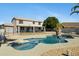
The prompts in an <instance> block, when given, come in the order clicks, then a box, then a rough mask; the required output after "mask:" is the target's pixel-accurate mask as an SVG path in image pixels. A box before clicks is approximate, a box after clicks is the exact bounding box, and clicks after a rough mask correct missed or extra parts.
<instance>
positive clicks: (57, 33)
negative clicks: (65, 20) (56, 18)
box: [55, 23, 64, 36]
mask: <svg viewBox="0 0 79 59" xmlns="http://www.w3.org/2000/svg"><path fill="white" fill-rule="evenodd" d="M62 28H64V26H63V25H62V24H60V23H57V24H56V27H55V31H56V35H57V36H61V29H62Z"/></svg>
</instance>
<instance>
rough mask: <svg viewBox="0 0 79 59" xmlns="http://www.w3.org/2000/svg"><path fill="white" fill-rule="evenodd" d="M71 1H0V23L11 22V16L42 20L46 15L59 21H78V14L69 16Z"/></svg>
mask: <svg viewBox="0 0 79 59" xmlns="http://www.w3.org/2000/svg"><path fill="white" fill-rule="evenodd" d="M74 5H75V4H73V3H0V24H2V23H11V20H12V18H13V17H17V18H26V19H33V20H39V21H44V20H45V19H46V18H47V17H53V16H55V17H56V18H58V19H59V21H60V22H79V15H77V14H73V15H71V16H70V13H71V8H72V7H73V6H74Z"/></svg>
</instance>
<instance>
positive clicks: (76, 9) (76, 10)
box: [70, 3, 79, 15]
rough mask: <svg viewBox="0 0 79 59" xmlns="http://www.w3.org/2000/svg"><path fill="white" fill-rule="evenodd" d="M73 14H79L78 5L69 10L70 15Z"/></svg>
mask: <svg viewBox="0 0 79 59" xmlns="http://www.w3.org/2000/svg"><path fill="white" fill-rule="evenodd" d="M74 13H77V14H78V13H79V3H78V4H77V5H75V6H74V7H73V8H72V9H71V14H70V15H72V14H74Z"/></svg>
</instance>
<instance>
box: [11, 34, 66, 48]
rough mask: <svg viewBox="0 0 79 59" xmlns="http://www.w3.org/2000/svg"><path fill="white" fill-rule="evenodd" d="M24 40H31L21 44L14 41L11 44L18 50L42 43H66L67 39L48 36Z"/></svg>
mask: <svg viewBox="0 0 79 59" xmlns="http://www.w3.org/2000/svg"><path fill="white" fill-rule="evenodd" d="M24 40H29V41H30V42H25V43H21V44H15V43H12V44H11V46H12V47H13V48H14V49H16V50H29V49H32V48H34V47H35V46H37V45H38V44H40V43H43V44H56V43H66V42H67V41H66V40H65V38H64V37H60V38H57V36H55V35H54V36H47V37H46V38H29V39H24Z"/></svg>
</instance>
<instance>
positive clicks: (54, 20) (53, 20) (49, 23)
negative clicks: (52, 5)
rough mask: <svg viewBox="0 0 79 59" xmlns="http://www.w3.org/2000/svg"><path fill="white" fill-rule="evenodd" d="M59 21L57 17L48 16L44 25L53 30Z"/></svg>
mask: <svg viewBox="0 0 79 59" xmlns="http://www.w3.org/2000/svg"><path fill="white" fill-rule="evenodd" d="M57 23H59V21H58V19H57V18H56V17H48V18H47V19H46V20H44V23H43V26H45V28H46V30H48V29H52V30H53V29H54V28H55V27H56V24H57Z"/></svg>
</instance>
